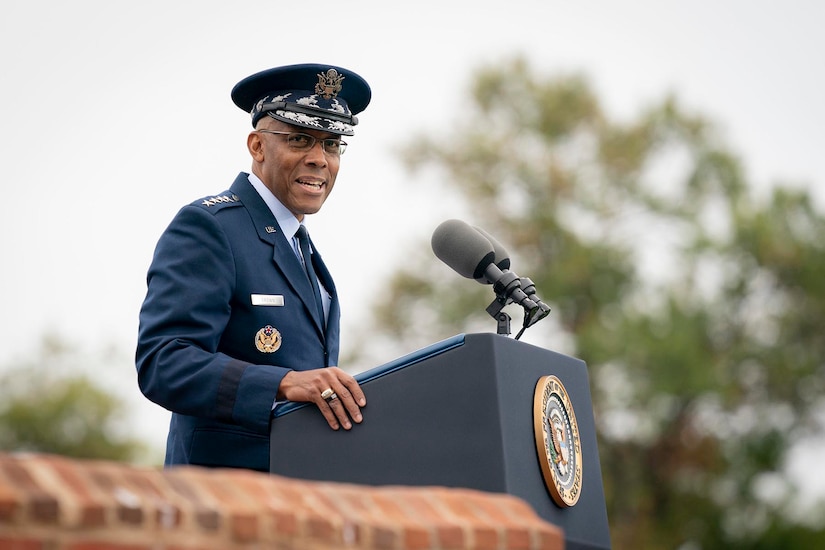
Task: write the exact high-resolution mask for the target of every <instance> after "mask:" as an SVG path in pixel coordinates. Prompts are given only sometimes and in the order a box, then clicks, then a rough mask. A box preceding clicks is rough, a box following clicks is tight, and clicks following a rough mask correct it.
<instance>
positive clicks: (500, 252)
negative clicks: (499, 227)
mask: <svg viewBox="0 0 825 550" xmlns="http://www.w3.org/2000/svg"><path fill="white" fill-rule="evenodd" d="M473 229H475V230H476V231H478V232H479V233H481V234H482V235H483V236H484V238H486V239H487V240H488V241H490V244H491V245H493V252H494V253H495V259H494V260H493V263H495V264H496V265H497V266H498V268H499V269H500V270H502V271H506V270H508V269H510V254H509V253H508V252H507V249H505V248H504V246H503V245H502V244H501V243H500V242H498V241H497V240H496V239H495V238H493V236H492V235H490V234H489V233H487V232H486V231H484V230H483V229H482V228H480V227H473ZM476 281H478V282H479V283H481V284H483V285H485V284H490V281H487V280H486V279H476Z"/></svg>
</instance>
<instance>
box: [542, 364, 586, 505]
mask: <svg viewBox="0 0 825 550" xmlns="http://www.w3.org/2000/svg"><path fill="white" fill-rule="evenodd" d="M533 428H534V430H535V437H536V450H537V451H538V453H539V463H540V464H541V473H542V476H543V477H544V484H545V485H547V489H548V490H549V491H550V496H551V497H552V498H553V501H554V502H555V503H556V504H557V505H558V506H559V507H561V508H566V507H569V506H574V505H575V504H576V503H577V502H578V501H579V496H580V495H581V488H582V447H581V440H580V439H579V426H578V424H576V414H575V413H574V412H573V405H572V404H571V403H570V398H569V397H568V395H567V390H565V389H564V385H563V384H562V383H561V380H559V379H558V378H556V377H555V376H542V377H541V378H540V379H539V381H538V384H536V392H535V394H534V396H533Z"/></svg>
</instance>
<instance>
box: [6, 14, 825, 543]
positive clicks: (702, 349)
mask: <svg viewBox="0 0 825 550" xmlns="http://www.w3.org/2000/svg"><path fill="white" fill-rule="evenodd" d="M3 11H4V15H3V17H2V19H0V46H1V47H0V59H2V67H3V72H4V74H3V78H2V83H3V84H2V98H1V99H2V101H0V121H2V132H0V140H1V141H0V143H2V146H1V147H0V170H2V177H3V179H2V186H3V195H4V197H5V204H6V211H5V213H4V215H3V216H0V231H2V241H0V258H2V266H3V267H2V297H3V299H2V306H0V449H2V450H5V451H13V450H35V451H38V450H39V451H46V452H56V453H61V454H66V455H69V456H96V457H103V458H110V459H115V460H124V461H131V462H136V463H148V464H160V463H161V462H162V453H163V446H164V440H165V435H166V424H167V422H168V413H167V412H166V411H164V410H163V409H160V408H159V407H157V406H155V405H153V404H152V403H150V402H148V401H147V400H145V399H144V398H143V397H142V396H141V395H140V392H139V391H138V389H137V386H136V381H135V371H134V364H133V353H134V347H135V341H136V334H137V316H138V310H139V308H140V304H141V301H142V299H143V295H144V292H145V274H146V270H147V268H148V265H149V262H150V261H151V257H152V252H153V249H154V246H155V243H156V241H157V239H158V237H159V236H160V234H161V232H162V231H163V229H164V228H165V227H166V225H167V224H168V223H169V221H170V220H171V218H172V216H174V214H175V213H176V212H177V210H178V209H179V208H180V207H181V206H182V205H184V204H187V203H189V202H191V201H192V200H194V199H196V198H198V197H202V196H205V195H212V194H216V193H219V192H221V191H223V190H224V189H226V188H228V186H229V185H230V184H231V182H232V180H233V179H234V177H235V176H236V175H237V173H238V172H239V171H242V170H243V171H248V170H249V166H250V162H249V159H248V154H247V152H246V150H245V137H246V134H247V133H248V131H249V130H250V129H251V126H250V122H249V118H248V116H247V115H245V114H244V113H243V112H241V111H240V110H238V109H237V108H236V107H235V106H234V105H233V104H232V103H231V100H230V98H229V91H230V90H231V88H232V86H233V85H234V84H235V83H236V82H237V81H238V80H240V79H241V78H243V77H245V76H247V75H249V74H251V73H253V72H256V71H259V70H262V69H265V68H269V67H272V66H275V65H281V64H288V63H301V62H319V63H330V64H337V65H341V66H344V67H348V68H350V69H352V70H355V71H356V72H358V73H359V74H361V75H362V76H364V77H365V78H366V79H367V81H369V82H370V84H371V86H372V88H373V101H372V103H371V105H370V106H369V108H368V109H367V110H366V111H365V112H364V113H363V114H362V115H361V116H360V117H359V118H360V120H361V124H360V125H359V126H358V128H357V132H356V136H354V137H353V138H351V139H348V142H349V143H350V147H349V149H348V151H347V154H346V156H345V157H344V158H343V159H342V168H341V172H340V175H339V178H338V181H337V186H336V189H335V192H334V193H333V194H332V196H331V198H330V200H329V201H328V202H327V204H326V205H325V206H324V209H323V210H322V212H321V213H320V214H318V215H316V216H313V217H311V218H310V219H309V221H308V224H309V227H310V229H311V231H312V235H313V239H314V240H315V241H316V242H317V244H318V247H319V249H320V250H321V251H322V252H323V254H324V258H325V261H326V263H327V264H328V265H329V267H330V269H331V270H332V272H333V273H334V274H335V276H336V283H337V286H338V289H339V291H340V293H341V295H342V298H341V299H342V310H343V319H342V322H343V326H342V331H343V332H342V347H343V357H342V361H341V363H342V364H341V366H342V367H343V368H346V369H347V370H349V371H351V372H360V371H362V370H366V369H368V368H370V367H373V366H375V365H377V364H381V363H383V362H386V361H389V360H391V359H393V358H395V357H397V356H399V355H402V354H404V353H407V352H410V351H412V350H414V349H416V348H418V347H420V346H422V345H426V344H428V343H431V342H433V341H436V340H441V339H443V338H446V337H449V336H451V335H453V334H456V333H459V332H474V331H491V332H492V331H494V330H495V322H494V321H493V320H492V319H491V318H490V317H489V316H487V315H486V314H485V312H484V308H485V307H486V306H487V304H488V303H489V302H490V301H491V300H492V298H493V295H492V293H491V292H490V289H489V287H483V286H481V285H477V284H476V283H474V282H472V281H469V280H466V279H462V278H461V277H460V276H459V275H458V274H456V273H454V272H452V271H451V270H450V269H449V268H448V267H446V266H445V265H443V264H441V262H439V261H438V260H437V259H436V258H435V257H434V256H433V254H432V252H431V250H430V245H429V239H430V236H431V235H432V231H433V230H434V229H435V227H436V226H437V225H438V224H439V223H440V222H441V221H443V220H445V219H447V218H460V219H463V220H465V221H467V222H469V223H472V224H473V225H477V226H479V227H482V228H484V229H485V230H487V231H488V232H490V233H492V234H493V235H495V236H496V238H497V239H498V240H499V241H501V242H502V243H503V244H504V245H505V246H506V247H507V248H508V250H509V251H510V252H511V256H512V259H513V268H514V270H515V271H517V272H518V273H519V274H520V275H522V276H528V277H530V278H532V279H533V280H534V281H535V282H536V286H537V289H538V291H539V294H540V295H541V297H542V298H543V299H544V301H546V302H548V303H549V304H550V305H551V306H552V307H553V313H552V314H551V316H550V317H548V319H546V320H544V321H542V322H541V323H540V324H538V325H536V326H534V327H532V328H530V329H528V330H527V331H526V332H525V334H524V336H523V337H522V338H521V339H522V340H523V341H525V342H528V343H532V344H535V345H540V346H544V347H549V348H551V349H555V350H557V351H561V352H563V353H568V354H570V355H575V356H577V357H581V358H582V359H584V360H585V361H587V362H588V365H589V367H590V372H591V385H592V391H593V395H594V408H595V411H596V416H597V423H598V427H599V430H600V433H599V437H600V439H599V445H600V454H601V460H602V468H603V475H604V477H605V492H606V496H607V499H608V514H609V517H610V521H611V536H612V538H613V542H614V546H615V547H616V548H640V547H641V548H685V549H689V548H690V549H692V548H729V547H737V548H811V547H814V546H815V545H816V544H822V543H824V542H825V508H824V507H823V506H825V505H823V501H825V474H823V473H822V471H821V468H820V467H819V463H820V462H821V457H822V456H823V454H825V434H823V423H824V422H825V408H823V397H822V396H823V380H825V377H823V374H825V373H823V360H822V357H823V356H825V355H823V354H825V338H823V336H822V327H823V326H825V278H823V277H822V275H821V274H822V273H823V272H825V251H824V250H823V247H825V245H823V243H822V238H821V236H822V235H823V229H825V220H824V218H823V207H825V193H823V191H822V189H823V186H822V184H823V182H825V166H824V165H823V163H822V160H821V152H820V151H821V147H822V144H823V143H825V104H823V101H822V100H821V98H822V97H825V78H823V69H822V63H821V60H820V61H817V60H818V59H820V57H821V52H822V51H824V50H825V38H823V35H822V33H821V32H820V27H821V25H822V22H823V21H825V5H823V4H821V3H819V2H816V1H814V0H807V1H803V0H791V1H789V2H784V3H782V5H780V4H778V3H776V2H769V1H767V0H764V1H744V0H732V1H729V2H724V3H719V2H710V1H707V0H697V1H695V2H690V3H685V2H676V1H672V0H664V1H661V0H660V1H653V0H638V1H632V2H623V3H619V2H608V1H606V0H591V1H587V0H585V1H582V2H576V3H569V2H558V1H554V0H547V1H541V2H531V1H523V0H516V1H512V2H508V3H507V4H506V6H505V5H503V4H501V3H494V2H487V1H484V0H482V1H478V0H477V1H474V2H465V1H454V2H449V3H447V2H434V1H430V0H422V1H419V2H416V3H414V4H409V5H406V6H405V5H398V4H397V3H387V2H378V1H357V0H354V1H351V2H346V3H341V2H330V1H327V0H320V1H318V2H314V3H312V4H311V5H310V4H301V5H298V4H293V5H283V4H279V3H273V2H258V1H249V0H240V1H236V2H231V3H228V2H215V1H211V0H201V1H198V2H194V1H189V0H181V1H177V2H160V1H156V0H147V1H144V2H141V3H126V2H120V1H117V0H110V1H105V2H104V1H93V0H80V1H76V2H70V3H67V2H57V1H37V0H29V1H25V2H23V1H15V0H12V1H8V2H6V3H5V4H4V10H3ZM342 234H346V236H347V243H351V237H352V236H356V238H357V239H360V241H361V244H360V246H352V245H351V244H348V245H347V246H344V245H342V244H341V238H340V237H341V235H342ZM513 316H514V325H515V326H514V329H516V330H517V329H518V328H519V327H518V321H519V314H518V312H514V313H513Z"/></svg>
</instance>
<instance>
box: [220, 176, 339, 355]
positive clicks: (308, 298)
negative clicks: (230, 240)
mask: <svg viewBox="0 0 825 550" xmlns="http://www.w3.org/2000/svg"><path fill="white" fill-rule="evenodd" d="M230 190H231V191H232V192H233V193H235V194H236V195H238V197H239V198H240V199H241V202H242V203H243V205H244V206H245V207H246V209H247V211H248V212H249V215H250V216H251V217H252V223H253V225H254V226H255V230H256V231H257V232H258V237H259V238H260V239H261V240H263V241H265V242H268V243H269V244H271V245H272V248H273V252H272V261H273V263H274V264H275V268H276V269H278V270H279V271H280V272H281V273H282V275H283V277H284V279H286V281H287V283H288V284H289V285H290V287H292V290H293V291H294V292H295V294H297V295H298V296H299V297H300V299H301V301H302V302H303V303H304V307H306V309H307V311H308V313H309V315H310V316H311V317H312V320H313V322H314V323H315V327H316V328H317V329H318V333H319V334H320V336H321V340H322V341H323V340H324V328H323V323H322V319H320V318H319V317H318V309H317V308H316V306H315V298H314V293H313V290H312V285H311V284H310V282H309V279H307V275H306V271H304V266H302V265H301V261H300V260H299V259H298V257H297V256H296V255H295V251H294V250H293V248H292V244H291V243H290V240H289V239H287V237H286V236H285V235H284V232H283V231H282V230H281V227H280V226H279V225H278V222H277V221H276V220H275V216H273V215H272V212H271V211H270V210H269V207H268V206H267V205H266V203H265V202H264V200H263V199H262V198H261V196H260V195H258V192H257V191H255V188H254V187H252V184H251V183H249V179H248V177H247V175H246V174H244V173H241V174H240V175H239V176H238V177H237V178H236V179H235V182H234V183H233V184H232V187H231V189H230ZM315 256H317V254H315ZM313 265H316V264H313ZM316 269H317V268H316ZM323 270H324V277H325V279H326V278H329V272H328V271H327V270H326V267H324V268H323ZM319 277H321V274H320V272H319ZM325 279H322V282H323V283H324V285H325V286H326V280H325ZM328 290H329V289H328ZM330 292H332V291H331V290H330Z"/></svg>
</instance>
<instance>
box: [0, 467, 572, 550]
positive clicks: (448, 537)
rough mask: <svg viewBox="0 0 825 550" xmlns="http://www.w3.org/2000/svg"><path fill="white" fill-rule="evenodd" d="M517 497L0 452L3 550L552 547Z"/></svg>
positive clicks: (556, 534)
mask: <svg viewBox="0 0 825 550" xmlns="http://www.w3.org/2000/svg"><path fill="white" fill-rule="evenodd" d="M563 547H564V539H563V534H562V532H561V531H560V529H559V528H557V527H556V526H553V525H551V524H549V523H547V522H545V521H543V520H542V519H541V518H539V517H538V516H537V515H536V514H535V513H534V512H533V510H532V509H531V508H530V507H529V506H528V505H527V504H526V503H524V502H523V501H522V500H520V499H518V498H516V497H513V496H509V495H497V494H489V493H484V492H480V491H475V490H469V489H446V488H442V487H365V486H358V485H348V484H342V483H324V482H308V481H300V480H295V479H289V478H284V477H279V476H270V475H266V474H259V473H254V472H249V471H243V470H209V469H202V468H193V467H187V468H176V469H172V470H160V469H154V468H143V467H136V466H130V465H126V464H121V463H114V462H101V461H80V460H71V459H67V458H64V457H59V456H52V455H10V454H3V453H0V549H1V550H104V549H111V550H234V549H244V550H246V549H256V550H257V549H275V550H328V549H330V550H331V549H354V550H363V549H370V550H372V549H376V550H378V549H382V550H413V549H425V548H433V549H444V550H447V549H449V550H452V549H456V550H458V549H475V550H503V549H520V550H532V549H536V550H557V549H562V548H563Z"/></svg>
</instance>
